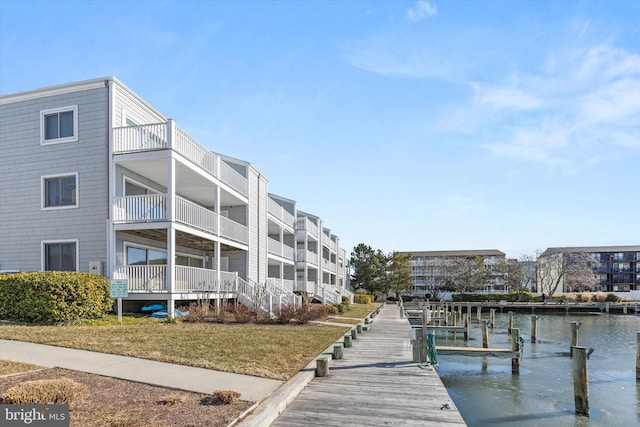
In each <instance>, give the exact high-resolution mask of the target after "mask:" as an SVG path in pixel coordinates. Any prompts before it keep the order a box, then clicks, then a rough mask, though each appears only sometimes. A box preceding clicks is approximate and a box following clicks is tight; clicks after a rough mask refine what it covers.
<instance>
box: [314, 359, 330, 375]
mask: <svg viewBox="0 0 640 427" xmlns="http://www.w3.org/2000/svg"><path fill="white" fill-rule="evenodd" d="M328 376H329V358H328V357H319V358H317V359H316V377H328Z"/></svg>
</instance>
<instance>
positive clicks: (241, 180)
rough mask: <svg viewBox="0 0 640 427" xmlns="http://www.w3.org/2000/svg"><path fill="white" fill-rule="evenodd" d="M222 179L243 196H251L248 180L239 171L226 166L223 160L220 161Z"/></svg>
mask: <svg viewBox="0 0 640 427" xmlns="http://www.w3.org/2000/svg"><path fill="white" fill-rule="evenodd" d="M220 179H221V180H222V181H223V182H226V183H227V184H229V186H230V187H232V188H235V189H236V190H238V191H239V192H240V193H241V194H243V195H245V196H246V195H247V194H249V191H248V188H249V184H248V181H247V178H245V177H244V176H242V175H241V174H239V173H238V171H236V170H235V169H234V168H232V167H231V166H229V165H228V164H226V163H225V162H224V160H222V159H221V160H220Z"/></svg>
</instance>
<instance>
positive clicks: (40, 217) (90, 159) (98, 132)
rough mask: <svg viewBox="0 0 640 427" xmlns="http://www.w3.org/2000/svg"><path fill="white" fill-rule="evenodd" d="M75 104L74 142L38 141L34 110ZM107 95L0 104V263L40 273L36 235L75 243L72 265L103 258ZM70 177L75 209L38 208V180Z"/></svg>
mask: <svg viewBox="0 0 640 427" xmlns="http://www.w3.org/2000/svg"><path fill="white" fill-rule="evenodd" d="M74 105H77V108H78V141H77V142H69V143H64V144H50V145H41V144H40V126H41V123H40V120H41V119H40V111H42V110H47V109H52V108H58V107H66V106H74ZM107 116H108V93H107V89H106V88H96V89H88V90H82V91H77V92H73V93H65V94H59V95H52V96H46V97H41V98H37V99H31V100H24V101H18V102H11V103H5V104H1V105H0V149H1V150H2V153H3V155H2V156H0V268H1V269H23V270H40V268H41V258H42V257H41V242H42V241H43V240H74V239H77V240H78V241H79V244H78V253H79V257H78V258H79V265H78V270H80V271H88V268H89V262H90V261H102V262H106V258H107V251H106V247H107V244H106V220H107V213H108V194H107V193H108V192H107V182H108V181H107V173H108V168H107V162H108V156H107V152H108V138H107V135H108V130H107V129H108V117H107ZM67 173H77V174H78V187H77V189H76V191H77V193H76V196H77V200H78V206H79V207H78V208H73V209H60V210H42V209H41V198H42V195H41V177H42V176H46V175H56V174H67Z"/></svg>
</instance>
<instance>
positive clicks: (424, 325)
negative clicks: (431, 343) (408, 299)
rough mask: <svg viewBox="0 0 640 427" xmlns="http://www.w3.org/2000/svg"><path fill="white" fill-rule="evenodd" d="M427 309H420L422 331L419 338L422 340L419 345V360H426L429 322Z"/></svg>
mask: <svg viewBox="0 0 640 427" xmlns="http://www.w3.org/2000/svg"><path fill="white" fill-rule="evenodd" d="M429 317H430V316H429V310H422V333H421V334H420V339H421V340H422V342H421V345H420V362H428V360H427V355H428V354H429V353H428V351H427V325H428V324H429Z"/></svg>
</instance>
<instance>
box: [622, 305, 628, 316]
mask: <svg viewBox="0 0 640 427" xmlns="http://www.w3.org/2000/svg"><path fill="white" fill-rule="evenodd" d="M627 310H628V309H627V304H625V303H622V314H627Z"/></svg>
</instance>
